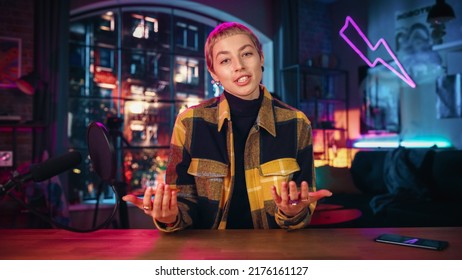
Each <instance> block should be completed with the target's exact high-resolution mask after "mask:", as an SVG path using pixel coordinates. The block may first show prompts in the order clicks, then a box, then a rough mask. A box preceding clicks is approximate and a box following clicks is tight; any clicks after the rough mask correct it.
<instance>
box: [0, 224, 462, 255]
mask: <svg viewBox="0 0 462 280" xmlns="http://www.w3.org/2000/svg"><path fill="white" fill-rule="evenodd" d="M381 233H397V234H402V235H408V236H416V237H421V238H430V239H439V240H446V241H449V247H448V248H446V249H445V250H443V251H433V250H428V249H419V248H409V247H404V246H397V245H390V244H382V243H377V242H374V241H373V239H374V238H375V237H376V236H378V235H379V234H381ZM461 237H462V227H460V228H354V229H353V228H341V229H340V228H339V229H304V230H298V231H291V232H287V231H285V230H224V231H220V230H186V231H183V232H176V233H173V234H165V233H162V232H159V231H157V230H146V229H142V230H141V229H129V230H121V229H107V230H99V231H95V232H92V233H74V232H69V231H65V230H58V229H11V230H10V229H7V230H0V259H3V260H37V259H45V260H63V259H64V260H82V259H83V260H92V259H99V260H120V259H121V260H132V259H156V260H171V259H177V260H202V259H212V260H227V259H232V260H242V259H249V260H271V259H274V260H283V259H294V260H296V259H298V260H300V259H305V260H306V259H315V260H329V259H334V260H342V259H353V260H361V259H368V260H383V259H388V260H398V259H411V260H421V259H430V260H439V259H457V260H461V259H462V241H461Z"/></svg>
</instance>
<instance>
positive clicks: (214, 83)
mask: <svg viewBox="0 0 462 280" xmlns="http://www.w3.org/2000/svg"><path fill="white" fill-rule="evenodd" d="M212 85H216V86H217V87H221V83H220V81H215V80H212Z"/></svg>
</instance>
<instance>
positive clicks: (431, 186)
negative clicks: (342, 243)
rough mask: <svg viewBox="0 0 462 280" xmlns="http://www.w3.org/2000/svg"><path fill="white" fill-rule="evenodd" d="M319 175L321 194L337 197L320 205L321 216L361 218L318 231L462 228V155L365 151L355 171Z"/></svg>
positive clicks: (322, 169)
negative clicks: (348, 213)
mask: <svg viewBox="0 0 462 280" xmlns="http://www.w3.org/2000/svg"><path fill="white" fill-rule="evenodd" d="M316 173H317V174H316V175H317V185H318V189H322V188H326V189H331V190H332V191H333V193H334V194H333V196H332V197H329V198H325V199H323V200H321V201H320V202H319V209H320V212H318V213H317V215H327V216H329V215H331V216H332V217H335V215H336V212H335V211H336V210H338V209H344V210H347V209H356V210H359V211H361V216H360V217H358V218H354V219H351V220H348V221H344V222H340V223H317V222H316V221H317V220H316V219H314V223H313V225H312V226H313V227H406V226H413V227H420V226H422V227H423V226H462V150H452V149H433V148H430V149H406V148H403V147H401V148H398V149H393V150H373V151H359V152H357V153H356V154H355V156H354V159H353V162H352V165H351V168H350V169H347V168H345V169H337V168H332V167H327V166H324V167H319V168H317V169H316ZM329 205H330V206H333V205H335V206H336V207H325V206H329ZM331 208H332V209H334V210H329V209H331ZM323 209H327V211H324V210H323ZM328 211H331V212H328ZM328 218H329V217H328ZM332 220H333V221H335V219H332Z"/></svg>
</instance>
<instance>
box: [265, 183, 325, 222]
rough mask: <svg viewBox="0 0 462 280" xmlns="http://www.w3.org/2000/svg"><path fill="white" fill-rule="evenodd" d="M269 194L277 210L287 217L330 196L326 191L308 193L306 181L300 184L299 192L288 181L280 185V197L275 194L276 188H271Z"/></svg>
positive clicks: (294, 184) (295, 186) (295, 185)
mask: <svg viewBox="0 0 462 280" xmlns="http://www.w3.org/2000/svg"><path fill="white" fill-rule="evenodd" d="M271 193H272V195H273V200H274V202H275V203H276V206H277V207H278V209H279V210H281V211H282V212H283V213H284V214H285V215H286V216H288V217H293V216H295V215H297V214H298V213H300V212H301V211H302V210H304V209H305V208H307V207H308V205H310V203H313V202H315V201H318V200H320V199H321V198H324V197H328V196H331V195H332V193H331V192H330V191H328V190H319V191H316V192H310V191H309V186H308V183H307V182H306V181H303V182H302V184H301V187H300V192H299V191H298V190H297V184H296V183H295V182H294V181H290V182H289V183H287V182H284V183H282V186H281V194H280V195H279V194H278V193H277V189H276V186H273V188H272V190H271Z"/></svg>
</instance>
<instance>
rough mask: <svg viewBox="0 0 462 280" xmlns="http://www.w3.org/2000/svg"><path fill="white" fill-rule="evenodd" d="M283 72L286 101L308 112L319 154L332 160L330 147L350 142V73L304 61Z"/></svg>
mask: <svg viewBox="0 0 462 280" xmlns="http://www.w3.org/2000/svg"><path fill="white" fill-rule="evenodd" d="M281 72H282V73H281V77H282V79H283V83H282V84H283V87H284V88H283V92H282V94H283V96H284V97H285V99H284V100H286V102H288V103H289V104H290V105H292V106H294V107H296V108H298V109H300V110H301V111H302V112H304V113H305V115H306V116H307V117H308V119H309V120H310V121H311V124H312V129H313V137H314V139H313V150H314V152H315V154H316V155H318V156H319V155H322V159H323V160H325V161H326V162H331V161H332V160H333V159H332V158H331V155H330V154H331V153H330V150H331V149H334V150H336V149H338V148H341V147H343V148H347V146H348V143H349V139H348V132H349V128H348V125H349V123H348V122H349V119H348V110H349V92H348V90H349V86H348V82H349V80H348V79H349V78H348V72H347V71H345V70H342V69H332V68H319V67H310V66H308V65H303V64H295V65H291V66H288V67H285V68H283V69H282V70H281ZM348 160H350V158H349V157H348Z"/></svg>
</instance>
